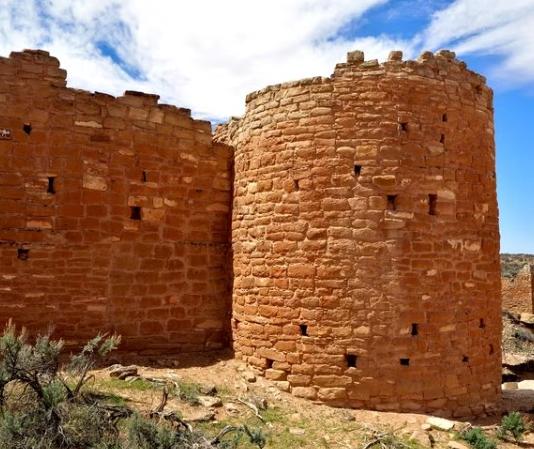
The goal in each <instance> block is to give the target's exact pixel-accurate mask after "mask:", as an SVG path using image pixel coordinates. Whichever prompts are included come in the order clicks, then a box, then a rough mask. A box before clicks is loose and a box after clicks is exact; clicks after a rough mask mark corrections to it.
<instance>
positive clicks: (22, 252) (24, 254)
mask: <svg viewBox="0 0 534 449" xmlns="http://www.w3.org/2000/svg"><path fill="white" fill-rule="evenodd" d="M29 257H30V250H29V249H28V248H18V249H17V259H20V260H28V258H29Z"/></svg>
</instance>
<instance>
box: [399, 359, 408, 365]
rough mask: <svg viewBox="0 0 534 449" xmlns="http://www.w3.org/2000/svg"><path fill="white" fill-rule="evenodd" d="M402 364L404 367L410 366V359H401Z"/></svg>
mask: <svg viewBox="0 0 534 449" xmlns="http://www.w3.org/2000/svg"><path fill="white" fill-rule="evenodd" d="M400 364H401V365H402V366H410V359H400Z"/></svg>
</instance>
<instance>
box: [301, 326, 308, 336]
mask: <svg viewBox="0 0 534 449" xmlns="http://www.w3.org/2000/svg"><path fill="white" fill-rule="evenodd" d="M299 327H300V335H302V336H303V337H307V336H308V325H307V324H300V325H299Z"/></svg>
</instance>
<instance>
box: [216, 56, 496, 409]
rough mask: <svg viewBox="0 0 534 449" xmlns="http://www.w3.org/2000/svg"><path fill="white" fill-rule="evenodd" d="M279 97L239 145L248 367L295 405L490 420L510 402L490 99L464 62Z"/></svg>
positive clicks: (393, 69)
mask: <svg viewBox="0 0 534 449" xmlns="http://www.w3.org/2000/svg"><path fill="white" fill-rule="evenodd" d="M401 59H402V55H401V54H400V53H399V52H392V54H391V56H390V60H389V61H388V62H386V63H384V64H379V63H378V62H377V61H364V59H363V54H362V53H361V52H354V53H350V54H349V58H348V62H347V63H344V64H338V65H337V66H336V69H335V72H334V74H333V75H332V76H331V77H330V78H311V79H308V80H303V81H298V82H293V83H286V84H281V85H275V86H270V87H267V88H265V89H263V90H261V91H258V92H255V93H253V94H250V95H249V96H248V97H247V105H246V106H247V107H246V113H245V115H244V116H243V118H241V119H239V120H232V121H231V122H230V123H229V124H228V125H227V126H224V127H221V128H219V129H218V132H217V137H218V139H219V140H221V141H224V142H226V143H228V144H230V145H232V146H233V147H234V148H235V182H234V207H233V226H232V248H233V253H234V290H233V330H234V348H235V350H236V354H237V356H239V357H242V358H244V359H245V360H246V361H247V362H248V363H249V364H251V365H253V366H255V367H257V368H258V369H260V370H264V372H265V375H266V376H267V377H268V378H271V379H276V380H287V381H288V382H289V383H290V385H291V389H292V392H293V394H295V395H298V396H302V397H306V398H310V399H314V400H319V401H322V402H326V403H329V404H334V405H350V406H353V407H365V408H373V409H379V410H404V411H425V412H430V413H440V414H446V413H453V414H455V415H465V414H471V413H474V414H477V413H480V412H482V411H484V410H486V409H491V408H492V407H493V406H494V404H495V402H496V401H497V399H498V398H499V396H500V384H501V351H500V338H501V318H500V313H501V307H500V271H499V229H498V210H497V201H496V195H495V149H494V136H493V109H492V92H491V90H490V89H489V88H488V87H487V86H486V85H485V82H484V79H483V77H481V76H479V75H477V74H475V73H473V72H471V71H469V70H467V69H466V67H465V65H464V64H463V63H462V62H459V61H458V60H456V59H455V56H454V54H453V53H451V52H447V51H442V52H439V53H437V54H435V55H434V54H432V53H425V54H423V55H422V56H421V58H420V59H419V60H418V61H405V62H404V61H402V60H401Z"/></svg>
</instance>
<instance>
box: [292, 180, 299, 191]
mask: <svg viewBox="0 0 534 449" xmlns="http://www.w3.org/2000/svg"><path fill="white" fill-rule="evenodd" d="M293 182H294V183H295V190H300V184H299V180H298V179H294V180H293Z"/></svg>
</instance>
